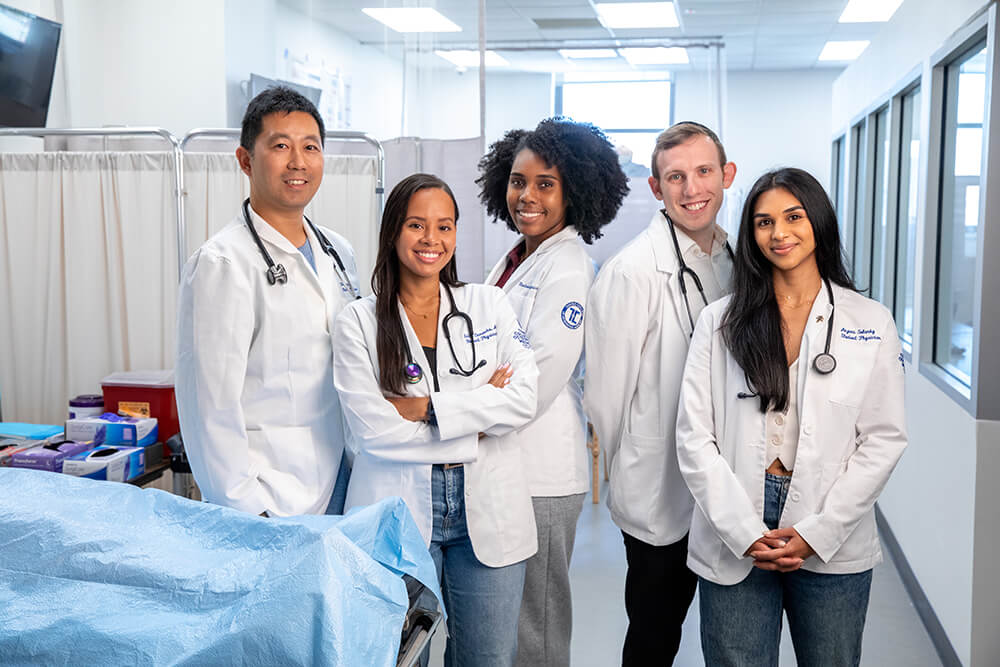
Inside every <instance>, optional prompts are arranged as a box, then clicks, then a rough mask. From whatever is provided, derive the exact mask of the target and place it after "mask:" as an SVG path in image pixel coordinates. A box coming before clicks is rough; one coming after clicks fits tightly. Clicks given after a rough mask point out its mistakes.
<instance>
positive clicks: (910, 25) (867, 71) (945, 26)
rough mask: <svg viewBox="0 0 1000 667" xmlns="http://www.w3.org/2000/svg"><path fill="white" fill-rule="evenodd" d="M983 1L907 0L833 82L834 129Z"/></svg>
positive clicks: (892, 82)
mask: <svg viewBox="0 0 1000 667" xmlns="http://www.w3.org/2000/svg"><path fill="white" fill-rule="evenodd" d="M987 4H991V3H989V2H986V1H984V0H948V2H938V1H937V0H907V1H906V2H904V3H903V4H902V5H900V6H899V9H897V10H896V13H895V14H894V15H893V17H892V20H891V21H889V23H887V24H886V26H885V28H884V29H883V30H882V32H881V33H880V34H879V35H878V36H877V37H876V38H875V39H873V40H872V43H871V44H870V45H869V46H868V48H867V49H865V51H864V53H862V54H861V56H860V57H859V58H858V59H857V60H856V61H855V62H854V63H852V64H851V66H850V67H848V68H847V69H846V70H844V72H843V73H842V74H841V75H840V77H839V78H838V79H837V80H836V81H835V82H834V84H833V107H832V116H831V120H832V125H831V126H830V134H831V136H832V134H833V133H834V132H841V131H843V130H844V129H845V128H846V127H847V126H848V124H849V123H850V121H851V119H852V118H853V117H854V116H856V115H857V114H859V113H861V112H862V111H864V110H865V108H866V107H867V106H868V105H869V104H871V103H873V102H874V101H875V100H876V99H877V98H879V97H881V96H882V95H884V94H885V93H887V92H889V88H890V87H892V86H894V85H895V84H896V83H898V82H900V81H901V79H902V78H903V77H904V76H906V75H907V74H908V73H909V72H910V71H911V70H912V69H913V68H914V67H917V66H918V65H920V64H921V63H922V62H923V61H924V60H925V59H926V58H927V57H928V56H930V55H931V53H932V52H933V51H935V50H936V49H937V48H938V47H940V46H941V45H942V44H943V43H944V41H945V40H946V39H948V37H949V36H950V35H951V34H952V33H954V32H955V31H956V30H957V29H958V28H959V27H961V26H962V25H963V24H964V23H965V22H966V21H968V20H969V19H970V18H972V16H973V15H974V14H976V13H977V12H978V11H979V10H980V9H981V8H983V7H984V6H986V5H987Z"/></svg>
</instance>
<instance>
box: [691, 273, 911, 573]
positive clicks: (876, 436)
mask: <svg viewBox="0 0 1000 667" xmlns="http://www.w3.org/2000/svg"><path fill="white" fill-rule="evenodd" d="M833 294H834V303H835V304H836V309H835V312H834V323H833V326H834V333H833V340H832V344H831V346H830V353H831V354H832V355H833V356H834V357H835V358H836V360H837V367H836V369H835V370H834V371H833V372H832V373H830V374H828V375H822V374H820V373H818V372H816V370H815V369H814V368H813V367H812V363H813V360H814V359H815V358H816V355H818V354H820V353H822V352H823V349H824V346H825V343H826V331H827V322H828V320H829V317H830V310H831V309H830V301H829V298H828V297H827V292H826V288H825V287H824V288H823V289H822V290H821V291H820V293H819V296H817V297H816V301H815V302H814V303H813V307H812V310H811V311H810V313H809V319H808V321H807V324H806V329H805V333H804V334H803V336H802V344H801V346H800V347H799V373H798V382H797V386H796V387H795V391H796V392H797V394H796V396H797V400H798V409H799V444H798V450H797V451H796V455H795V472H794V474H793V475H792V481H791V486H790V488H789V490H788V497H787V499H786V501H785V508H784V511H783V513H782V515H781V518H780V521H779V527H781V528H784V527H788V526H791V527H794V528H795V530H797V531H798V532H799V534H800V535H801V536H802V538H803V539H804V540H805V541H806V542H808V543H809V546H811V547H812V548H813V549H814V550H815V551H816V557H815V558H812V557H810V558H807V559H806V561H805V563H804V564H803V566H802V567H803V568H804V569H806V570H810V571H813V572H823V573H830V574H847V573H853V572H862V571H864V570H867V569H869V568H871V567H873V566H875V565H876V564H878V563H879V562H880V561H881V560H882V550H881V548H880V546H879V540H878V531H877V529H876V527H875V512H874V510H873V507H874V504H875V501H876V499H878V496H879V494H880V493H881V492H882V488H883V487H884V486H885V483H886V481H888V479H889V474H890V473H891V472H892V470H893V468H894V467H895V465H896V462H897V461H898V460H899V457H900V455H902V453H903V449H904V447H906V432H905V427H904V412H903V357H902V354H901V352H900V345H899V337H898V336H897V334H896V325H895V324H894V323H893V320H892V315H891V314H890V313H889V311H888V310H887V309H886V308H885V307H884V306H883V305H882V304H880V303H877V302H875V301H872V300H871V299H867V298H865V297H863V296H861V295H860V294H857V293H856V292H852V291H850V290H846V289H843V288H841V287H837V286H834V287H833ZM728 303H729V299H728V298H726V299H721V300H719V301H717V302H715V303H713V304H711V305H709V307H708V308H706V309H705V310H704V312H703V313H702V315H701V318H700V319H699V320H698V325H697V327H696V331H695V334H694V339H693V341H692V342H691V351H690V354H689V355H688V360H687V366H686V367H685V369H684V380H683V384H682V388H681V399H680V410H679V415H678V418H677V457H678V459H679V461H680V468H681V472H682V474H683V475H684V479H685V481H687V483H688V486H689V487H690V488H691V493H692V494H694V498H695V501H696V502H697V509H696V510H695V513H694V519H693V521H692V525H691V537H690V540H689V542H688V566H689V567H690V568H691V569H692V570H693V571H694V572H695V573H697V574H698V575H700V576H702V577H704V578H706V579H708V580H709V581H713V582H715V583H717V584H724V585H731V584H735V583H738V582H740V581H742V580H743V579H744V578H745V577H746V575H747V574H748V573H749V572H750V568H751V567H752V566H753V563H752V559H750V558H744V557H743V554H744V553H745V552H746V550H747V549H748V548H749V547H750V545H751V544H753V543H754V542H755V541H756V540H757V539H758V538H760V536H761V535H762V534H763V533H764V532H765V531H766V530H767V527H766V526H765V525H764V522H763V520H762V519H761V517H762V516H763V511H764V470H765V469H766V468H767V466H768V464H769V463H770V461H767V460H766V456H767V447H766V444H765V442H764V427H765V424H764V419H765V415H764V414H763V413H761V412H760V402H759V401H758V400H757V399H755V398H746V399H739V398H737V394H738V393H739V392H749V391H750V389H749V388H748V387H747V383H746V378H745V375H744V373H743V369H742V368H740V366H739V364H737V363H736V361H735V360H734V359H733V358H732V356H731V355H730V354H729V351H728V349H727V348H726V345H725V343H724V342H723V339H722V332H721V330H720V329H719V325H720V323H721V320H722V316H723V313H724V311H725V308H726V307H727V305H728ZM820 318H822V319H820Z"/></svg>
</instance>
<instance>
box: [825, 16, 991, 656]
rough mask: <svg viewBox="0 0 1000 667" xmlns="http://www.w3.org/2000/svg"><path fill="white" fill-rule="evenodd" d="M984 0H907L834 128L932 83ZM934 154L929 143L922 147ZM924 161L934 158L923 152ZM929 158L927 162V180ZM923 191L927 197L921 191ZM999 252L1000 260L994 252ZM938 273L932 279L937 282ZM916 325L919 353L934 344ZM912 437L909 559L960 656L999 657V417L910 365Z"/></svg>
mask: <svg viewBox="0 0 1000 667" xmlns="http://www.w3.org/2000/svg"><path fill="white" fill-rule="evenodd" d="M983 6H984V3H983V1H982V0H953V1H952V2H948V3H942V2H935V1H934V0H907V2H904V3H903V4H902V5H901V6H900V8H899V9H898V10H897V12H896V14H895V15H894V16H893V18H892V20H891V21H890V22H889V23H888V24H886V26H885V28H884V29H883V30H882V32H881V33H880V34H879V35H878V37H876V38H875V39H874V40H872V43H871V45H870V46H869V47H868V48H867V49H866V50H865V52H864V53H863V54H862V55H861V57H860V58H858V60H857V61H856V62H855V63H853V64H852V65H851V66H850V67H848V68H847V69H846V70H845V71H844V72H843V73H842V74H841V76H840V77H839V78H838V79H837V80H836V81H835V82H834V85H833V100H832V114H831V116H830V125H829V128H830V136H832V134H833V133H834V132H837V133H839V132H842V131H843V130H844V129H845V128H847V127H848V126H849V124H850V123H851V121H852V120H854V119H855V118H856V117H857V116H858V115H859V114H861V113H862V112H865V111H866V110H868V109H869V107H870V106H871V105H872V104H874V103H876V102H877V101H879V100H883V99H885V98H886V96H887V94H888V93H890V92H891V90H892V89H893V88H894V87H895V86H897V85H898V84H901V83H903V80H904V78H905V77H907V76H908V75H910V74H911V73H912V72H913V71H914V70H915V69H918V70H919V71H921V72H922V74H923V90H924V91H927V90H929V86H928V82H929V78H928V74H929V71H930V70H929V67H930V56H931V55H932V54H933V53H934V51H936V50H937V49H939V48H940V47H941V46H943V44H944V42H945V41H946V40H947V39H948V38H949V37H950V36H951V35H952V34H953V33H954V32H955V31H956V30H957V29H958V28H960V27H961V26H962V25H964V24H965V23H966V22H967V21H969V19H971V18H972V17H973V16H974V15H976V14H977V13H978V12H979V10H980V9H981V8H982V7H983ZM922 98H923V109H922V113H921V140H922V141H924V142H926V140H927V137H928V132H929V122H930V121H929V119H930V105H931V102H932V101H931V100H930V99H929V95H927V94H924V95H922ZM924 153H925V154H926V151H924ZM925 162H926V160H925ZM927 173H928V170H927V165H926V164H923V165H922V167H921V188H922V190H923V188H924V187H925V181H926V174H927ZM923 196H924V195H923V194H921V199H923ZM926 220H927V216H926V211H925V210H921V211H919V213H918V222H917V224H918V237H917V238H918V244H917V245H918V247H917V255H918V256H917V258H916V276H915V280H916V284H917V289H916V295H917V303H916V304H915V313H914V321H916V322H921V321H922V320H923V319H924V318H923V317H922V313H923V312H926V311H924V309H925V308H926V309H930V308H933V304H932V303H930V299H932V298H933V289H931V288H928V289H925V288H923V287H921V286H924V285H930V284H932V281H933V276H931V275H927V274H926V272H925V271H924V267H929V266H931V265H933V259H932V258H931V257H926V258H925V257H924V255H925V254H926V253H933V252H934V250H933V248H927V247H926V244H925V243H924V238H926V237H928V236H930V237H931V238H933V235H932V234H927V233H925V232H926V230H925V224H926ZM992 259H995V258H991V260H992ZM929 281H930V282H929ZM922 333H924V332H922V331H917V332H916V336H915V337H916V340H915V345H916V350H915V355H914V356H915V358H919V357H920V350H921V348H922V347H924V346H929V345H931V344H932V341H931V336H930V333H929V332H927V335H921V334H922ZM906 391H907V394H906V400H907V430H908V433H909V438H910V444H909V447H908V449H907V451H906V453H905V454H904V456H903V459H902V461H901V462H900V464H899V467H898V468H897V470H896V472H895V473H894V475H893V477H892V479H891V480H890V482H889V485H888V486H887V487H886V489H885V492H884V493H883V494H882V498H881V500H880V501H879V504H880V506H881V507H882V510H883V512H884V513H885V516H886V519H887V520H888V522H889V524H890V525H891V526H892V530H893V533H894V534H895V535H896V538H897V539H898V541H899V543H900V546H901V547H902V549H903V552H904V554H905V555H906V559H907V561H908V562H909V563H910V566H911V567H912V568H913V571H914V573H915V575H916V577H917V579H918V580H919V582H920V585H921V587H922V588H923V590H924V592H925V593H926V595H927V598H928V600H929V601H930V604H931V606H932V607H933V609H934V612H935V614H936V615H937V617H938V619H939V620H940V622H941V624H942V626H943V627H944V630H945V632H946V633H947V635H948V638H949V640H950V642H951V644H952V646H953V647H954V648H955V651H956V652H957V654H958V656H959V659H960V660H961V661H962V663H963V664H967V665H995V664H1000V634H998V633H997V632H996V629H997V627H1000V575H998V569H997V566H996V563H997V556H996V553H997V548H998V547H1000V521H998V519H997V513H996V508H997V507H998V503H1000V494H998V489H1000V486H998V485H997V484H996V481H995V480H996V477H997V475H998V474H1000V449H998V446H997V445H998V442H1000V423H997V422H990V421H977V420H976V419H974V418H973V417H972V416H971V415H970V414H968V413H967V412H965V411H964V410H963V409H961V408H960V407H959V406H958V405H957V404H956V403H954V402H953V401H952V400H951V399H950V398H949V396H948V395H947V394H945V393H944V392H943V391H941V390H940V389H939V388H938V387H937V386H936V385H934V384H933V383H932V382H931V381H930V380H928V379H927V378H925V377H923V376H921V375H920V374H919V371H918V369H917V368H916V363H914V364H913V365H912V366H911V367H909V368H908V369H907V382H906Z"/></svg>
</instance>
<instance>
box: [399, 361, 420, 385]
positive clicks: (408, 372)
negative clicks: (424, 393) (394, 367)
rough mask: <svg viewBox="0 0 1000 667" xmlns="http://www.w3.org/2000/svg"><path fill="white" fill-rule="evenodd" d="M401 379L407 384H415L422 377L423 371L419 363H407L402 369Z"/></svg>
mask: <svg viewBox="0 0 1000 667" xmlns="http://www.w3.org/2000/svg"><path fill="white" fill-rule="evenodd" d="M403 379H404V380H406V381H407V382H408V383H409V384H417V383H418V382H420V381H421V380H423V379H424V371H423V369H422V368H420V365H419V364H407V365H406V368H404V369H403Z"/></svg>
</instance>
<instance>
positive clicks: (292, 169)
mask: <svg viewBox="0 0 1000 667" xmlns="http://www.w3.org/2000/svg"><path fill="white" fill-rule="evenodd" d="M236 157H237V159H238V160H239V163H240V167H241V168H242V169H243V172H244V173H245V174H246V175H247V176H249V177H250V200H251V203H252V204H253V207H254V210H256V211H257V212H258V213H259V214H260V215H261V216H263V217H264V218H265V219H267V218H268V215H269V214H270V215H279V216H283V215H288V214H293V215H301V213H302V210H303V209H305V207H306V204H308V203H309V202H310V201H311V200H312V198H313V195H315V194H316V190H317V189H319V184H320V182H321V181H322V180H323V144H322V142H321V141H320V136H319V126H318V125H317V124H316V120H315V119H314V118H313V117H312V116H311V115H310V114H308V113H306V112H304V111H292V112H291V113H284V112H275V113H269V114H267V115H266V116H264V117H263V118H262V119H261V131H260V134H259V135H258V136H257V141H256V142H255V143H254V149H253V152H252V153H251V152H249V151H247V150H246V149H245V148H243V147H242V146H241V147H240V148H238V149H237V150H236Z"/></svg>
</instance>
